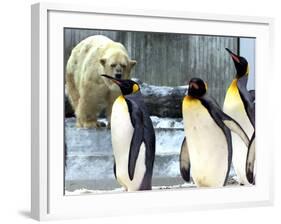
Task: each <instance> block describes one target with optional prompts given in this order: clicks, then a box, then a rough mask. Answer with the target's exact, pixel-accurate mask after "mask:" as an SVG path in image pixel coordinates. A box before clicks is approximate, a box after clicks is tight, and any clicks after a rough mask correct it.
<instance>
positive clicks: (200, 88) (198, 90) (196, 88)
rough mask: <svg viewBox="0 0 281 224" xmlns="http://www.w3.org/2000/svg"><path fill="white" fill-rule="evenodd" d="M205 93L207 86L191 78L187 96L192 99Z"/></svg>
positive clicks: (199, 80) (197, 79)
mask: <svg viewBox="0 0 281 224" xmlns="http://www.w3.org/2000/svg"><path fill="white" fill-rule="evenodd" d="M206 92H207V84H206V83H205V82H204V81H203V80H202V79H199V78H192V79H191V80H190V81H189V86H188V95H189V96H192V97H195V98H197V97H202V96H203V95H205V93H206Z"/></svg>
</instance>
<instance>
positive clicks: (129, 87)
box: [102, 75, 140, 96]
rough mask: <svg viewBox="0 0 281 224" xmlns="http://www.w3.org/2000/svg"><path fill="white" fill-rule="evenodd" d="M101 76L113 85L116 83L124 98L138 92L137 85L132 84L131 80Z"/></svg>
mask: <svg viewBox="0 0 281 224" xmlns="http://www.w3.org/2000/svg"><path fill="white" fill-rule="evenodd" d="M102 76H103V77H106V78H108V79H111V80H112V81H113V82H114V83H116V84H117V85H118V86H119V87H120V90H121V92H122V94H123V95H124V96H125V95H129V94H132V93H136V92H138V91H139V90H140V87H139V84H138V83H136V82H134V81H133V80H130V79H117V78H113V77H111V76H108V75H102Z"/></svg>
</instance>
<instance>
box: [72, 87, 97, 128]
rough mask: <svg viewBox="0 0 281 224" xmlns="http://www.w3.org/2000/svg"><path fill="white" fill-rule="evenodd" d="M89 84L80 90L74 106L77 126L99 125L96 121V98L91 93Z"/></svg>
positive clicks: (92, 126) (91, 126) (91, 89)
mask: <svg viewBox="0 0 281 224" xmlns="http://www.w3.org/2000/svg"><path fill="white" fill-rule="evenodd" d="M93 93H94V92H93V88H92V87H91V86H89V85H88V86H84V87H83V88H82V89H81V91H80V99H79V102H78V106H77V108H76V111H75V114H76V119H77V121H76V126H77V127H78V128H98V127H100V125H99V123H98V122H97V113H98V112H99V108H98V99H97V96H96V95H95V94H93Z"/></svg>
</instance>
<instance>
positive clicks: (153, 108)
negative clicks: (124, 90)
mask: <svg viewBox="0 0 281 224" xmlns="http://www.w3.org/2000/svg"><path fill="white" fill-rule="evenodd" d="M92 35H105V36H107V37H109V38H110V39H112V40H114V41H117V42H121V43H122V44H123V45H124V46H125V47H126V49H127V51H128V55H129V56H130V58H132V59H134V60H136V61H137V65H136V66H135V68H134V69H133V70H132V72H131V77H132V78H136V79H139V80H141V82H143V83H144V84H143V85H142V92H144V95H145V96H144V97H145V102H146V103H147V105H148V109H149V110H150V113H151V115H152V116H153V117H152V118H153V119H152V120H153V123H154V127H155V132H156V158H155V165H154V175H153V180H152V181H153V185H154V186H166V187H167V188H170V187H169V186H176V187H189V186H190V185H185V184H184V181H183V180H182V178H181V176H180V172H179V164H178V156H179V152H180V146H181V143H182V139H183V136H184V133H183V124H182V117H181V100H182V97H183V94H184V89H183V88H179V87H178V86H184V85H186V84H187V82H188V80H190V78H192V77H194V76H197V77H200V78H202V79H203V80H205V81H206V82H207V83H208V87H209V88H208V90H209V92H210V94H211V95H212V96H213V97H214V98H215V99H216V100H217V101H218V102H219V104H220V105H221V106H222V103H223V100H224V96H225V92H226V89H227V87H228V85H229V84H230V82H231V80H232V79H233V78H234V75H235V68H234V66H233V63H232V61H231V58H230V57H229V55H228V53H227V52H226V51H225V48H226V47H227V48H229V49H232V51H233V52H238V50H240V51H241V44H240V41H241V40H240V38H238V37H224V36H205V35H187V34H170V33H147V32H131V31H102V30H89V29H73V28H65V30H64V63H65V65H66V63H67V60H68V58H69V56H70V54H71V50H72V49H73V48H74V47H75V46H76V45H77V44H78V43H79V42H80V41H81V40H83V39H85V38H86V37H88V36H92ZM243 39H245V38H243ZM247 41H250V45H253V46H254V41H255V39H253V38H247ZM248 45H249V44H248ZM250 53H251V54H253V55H254V51H253V52H250ZM250 75H252V74H250ZM164 86H165V87H164ZM158 99H159V103H157V100H158ZM161 99H162V101H161ZM161 105H163V106H162V107H163V108H161ZM65 116H66V119H65V141H66V145H67V155H66V157H65V158H66V163H65V164H66V169H65V190H66V194H71V193H73V191H75V190H78V189H87V190H86V192H99V190H101V191H104V190H113V189H116V188H119V187H120V186H119V185H118V183H117V181H115V179H114V174H113V160H112V148H111V139H110V131H108V130H106V129H101V130H99V131H97V130H95V129H88V130H87V129H77V128H76V127H75V118H74V117H73V116H74V115H73V112H72V110H71V108H70V107H69V104H68V102H67V98H66V105H65ZM234 175H235V173H234V172H233V171H232V172H231V175H230V177H231V178H230V180H229V181H230V183H234V182H235V181H234V179H233V178H232V177H234ZM166 187H164V188H166ZM88 190H89V191H88ZM78 192H79V191H78Z"/></svg>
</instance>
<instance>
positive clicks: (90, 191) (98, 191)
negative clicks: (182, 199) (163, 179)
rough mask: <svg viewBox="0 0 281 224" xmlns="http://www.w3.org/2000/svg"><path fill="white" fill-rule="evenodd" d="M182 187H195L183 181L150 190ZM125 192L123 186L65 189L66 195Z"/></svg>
mask: <svg viewBox="0 0 281 224" xmlns="http://www.w3.org/2000/svg"><path fill="white" fill-rule="evenodd" d="M182 188H195V185H194V184H191V183H184V184H179V185H173V186H152V190H167V189H168V190H172V189H182ZM120 192H126V191H125V188H122V187H120V188H116V189H114V190H107V191H105V190H88V189H85V188H82V189H77V190H75V191H65V195H66V196H75V195H88V194H104V193H120Z"/></svg>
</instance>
